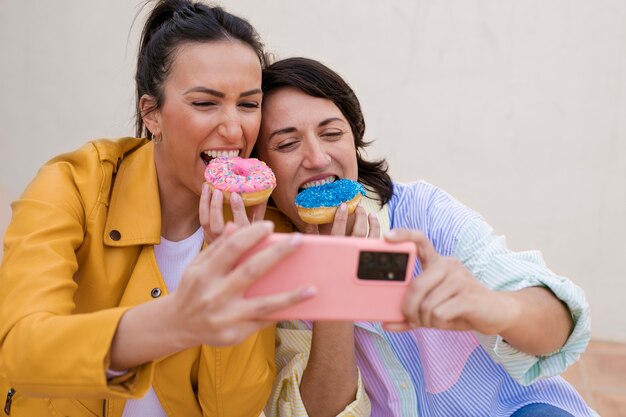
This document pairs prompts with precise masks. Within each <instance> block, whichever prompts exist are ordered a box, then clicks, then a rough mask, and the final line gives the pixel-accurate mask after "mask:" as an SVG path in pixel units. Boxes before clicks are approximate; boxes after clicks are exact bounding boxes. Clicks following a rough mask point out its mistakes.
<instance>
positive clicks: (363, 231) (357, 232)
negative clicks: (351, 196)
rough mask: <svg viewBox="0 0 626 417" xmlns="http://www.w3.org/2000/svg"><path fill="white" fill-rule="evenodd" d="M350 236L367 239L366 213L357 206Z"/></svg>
mask: <svg viewBox="0 0 626 417" xmlns="http://www.w3.org/2000/svg"><path fill="white" fill-rule="evenodd" d="M352 236H354V237H367V213H366V212H365V209H364V208H363V207H361V206H358V207H357V208H356V210H355V211H354V224H353V226H352Z"/></svg>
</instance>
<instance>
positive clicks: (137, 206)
mask: <svg viewBox="0 0 626 417" xmlns="http://www.w3.org/2000/svg"><path fill="white" fill-rule="evenodd" d="M160 238H161V204H160V201H159V187H158V180H157V173H156V167H155V165H154V144H153V143H152V142H148V143H146V144H145V145H143V146H140V147H138V148H136V149H135V150H134V151H133V152H132V153H130V154H127V155H125V156H124V158H123V159H121V160H120V162H119V164H118V169H117V175H116V176H115V178H114V185H113V191H112V193H111V200H110V204H109V213H108V217H107V221H106V225H105V229H104V243H105V244H106V245H109V246H132V245H147V244H152V245H154V244H158V243H159V241H160Z"/></svg>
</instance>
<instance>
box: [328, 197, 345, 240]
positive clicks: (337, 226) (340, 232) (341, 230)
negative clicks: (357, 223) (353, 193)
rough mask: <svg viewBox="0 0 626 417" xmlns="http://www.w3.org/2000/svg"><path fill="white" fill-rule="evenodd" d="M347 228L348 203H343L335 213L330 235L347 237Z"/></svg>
mask: <svg viewBox="0 0 626 417" xmlns="http://www.w3.org/2000/svg"><path fill="white" fill-rule="evenodd" d="M347 226H348V206H347V205H346V203H341V204H340V205H339V207H337V211H336V212H335V219H334V220H333V226H332V228H331V229H330V234H331V235H334V236H345V235H346V227H347Z"/></svg>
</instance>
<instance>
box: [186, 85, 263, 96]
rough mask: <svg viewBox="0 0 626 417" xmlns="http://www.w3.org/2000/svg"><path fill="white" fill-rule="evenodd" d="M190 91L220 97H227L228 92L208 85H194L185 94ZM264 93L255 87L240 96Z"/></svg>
mask: <svg viewBox="0 0 626 417" xmlns="http://www.w3.org/2000/svg"><path fill="white" fill-rule="evenodd" d="M189 93H206V94H210V95H212V96H215V97H219V98H224V97H226V94H224V93H222V92H221V91H217V90H214V89H212V88H208V87H192V88H190V89H189V90H187V91H185V92H184V93H183V94H189ZM262 93H263V91H262V90H261V89H260V88H255V89H253V90H248V91H244V92H243V93H241V94H239V97H248V96H253V95H255V94H262Z"/></svg>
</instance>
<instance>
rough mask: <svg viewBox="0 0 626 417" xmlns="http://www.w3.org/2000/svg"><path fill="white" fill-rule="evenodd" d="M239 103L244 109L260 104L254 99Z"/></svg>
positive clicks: (254, 107) (255, 107) (256, 106)
mask: <svg viewBox="0 0 626 417" xmlns="http://www.w3.org/2000/svg"><path fill="white" fill-rule="evenodd" d="M239 105H240V106H241V107H244V108H246V109H258V108H259V107H260V104H259V103H257V102H256V101H246V102H244V103H240V104H239Z"/></svg>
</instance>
